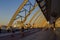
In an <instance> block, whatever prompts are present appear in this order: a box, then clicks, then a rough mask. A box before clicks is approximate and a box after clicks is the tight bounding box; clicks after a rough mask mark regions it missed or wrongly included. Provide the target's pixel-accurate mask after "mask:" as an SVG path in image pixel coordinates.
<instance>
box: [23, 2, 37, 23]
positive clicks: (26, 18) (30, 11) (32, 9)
mask: <svg viewBox="0 0 60 40" xmlns="http://www.w3.org/2000/svg"><path fill="white" fill-rule="evenodd" d="M37 6H38V5H37V3H36V4H35V6H34V7H32V8H31V10H30V11H29V12H30V13H27V15H26V16H25V19H24V20H23V22H25V21H26V19H27V18H28V16H29V15H30V14H31V13H32V11H33V10H34V9H35V8H36V7H37Z"/></svg>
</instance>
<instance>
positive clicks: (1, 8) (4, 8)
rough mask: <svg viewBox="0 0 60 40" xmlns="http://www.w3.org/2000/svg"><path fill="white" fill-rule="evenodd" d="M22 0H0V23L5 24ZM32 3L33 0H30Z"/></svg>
mask: <svg viewBox="0 0 60 40" xmlns="http://www.w3.org/2000/svg"><path fill="white" fill-rule="evenodd" d="M30 1H31V0H30ZM22 2H23V0H0V25H1V24H2V25H7V24H8V23H9V21H10V19H11V18H12V16H13V14H14V13H15V11H16V10H17V8H18V7H19V6H20V5H21V3H22ZM31 2H32V3H34V1H33V0H32V1H31Z"/></svg>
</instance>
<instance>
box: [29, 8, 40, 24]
mask: <svg viewBox="0 0 60 40" xmlns="http://www.w3.org/2000/svg"><path fill="white" fill-rule="evenodd" d="M39 12H40V9H39V10H38V11H37V12H36V13H35V14H34V15H33V17H32V18H31V19H30V21H29V24H30V23H31V22H32V21H33V19H34V17H35V16H36V15H37V14H38V13H39Z"/></svg>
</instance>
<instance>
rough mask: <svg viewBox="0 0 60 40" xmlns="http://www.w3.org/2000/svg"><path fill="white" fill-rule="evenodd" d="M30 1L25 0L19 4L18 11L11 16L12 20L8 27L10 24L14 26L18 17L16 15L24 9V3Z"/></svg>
mask: <svg viewBox="0 0 60 40" xmlns="http://www.w3.org/2000/svg"><path fill="white" fill-rule="evenodd" d="M27 2H28V0H24V1H23V3H22V4H21V5H20V6H19V8H18V9H17V10H16V12H15V13H14V15H13V17H12V18H11V20H10V22H9V23H8V28H9V27H10V26H12V24H13V22H14V19H15V18H16V16H17V15H18V13H19V12H20V11H21V10H22V8H23V7H24V5H25V4H26V3H27Z"/></svg>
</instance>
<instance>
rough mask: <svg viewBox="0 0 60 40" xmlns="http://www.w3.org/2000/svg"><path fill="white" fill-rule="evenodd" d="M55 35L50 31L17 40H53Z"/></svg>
mask: <svg viewBox="0 0 60 40" xmlns="http://www.w3.org/2000/svg"><path fill="white" fill-rule="evenodd" d="M55 39H56V38H55V35H54V33H53V32H52V31H50V30H47V31H39V32H37V33H34V34H32V35H30V36H27V37H24V38H21V39H19V40H55Z"/></svg>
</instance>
